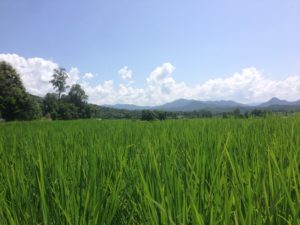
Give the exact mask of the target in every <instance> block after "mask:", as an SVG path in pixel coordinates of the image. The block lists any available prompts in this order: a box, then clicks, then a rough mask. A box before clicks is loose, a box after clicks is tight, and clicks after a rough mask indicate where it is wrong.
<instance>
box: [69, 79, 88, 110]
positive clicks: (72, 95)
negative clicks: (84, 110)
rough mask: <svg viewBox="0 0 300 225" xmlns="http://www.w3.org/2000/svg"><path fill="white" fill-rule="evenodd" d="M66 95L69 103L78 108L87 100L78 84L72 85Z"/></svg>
mask: <svg viewBox="0 0 300 225" xmlns="http://www.w3.org/2000/svg"><path fill="white" fill-rule="evenodd" d="M68 95H69V101H70V102H71V103H73V104H74V105H76V106H78V107H81V106H83V105H84V104H85V103H86V102H87V100H88V96H87V95H86V94H85V91H84V90H83V89H82V88H81V86H80V85H79V84H74V85H72V87H71V89H70V91H69V94H68Z"/></svg>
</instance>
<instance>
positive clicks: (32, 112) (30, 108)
mask: <svg viewBox="0 0 300 225" xmlns="http://www.w3.org/2000/svg"><path fill="white" fill-rule="evenodd" d="M0 111H1V114H2V116H3V118H4V119H6V120H31V119H37V118H39V117H40V116H41V109H40V107H39V105H38V103H37V102H36V100H35V99H33V98H32V97H31V96H29V94H27V93H26V91H25V88H24V86H23V84H22V81H21V79H20V75H19V74H18V73H17V72H16V70H15V69H14V68H13V67H12V66H11V65H10V64H8V63H6V62H0Z"/></svg>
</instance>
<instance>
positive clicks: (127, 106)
mask: <svg viewBox="0 0 300 225" xmlns="http://www.w3.org/2000/svg"><path fill="white" fill-rule="evenodd" d="M104 106H105V107H109V108H113V109H126V110H143V109H150V108H151V107H150V106H139V105H133V104H115V105H104Z"/></svg>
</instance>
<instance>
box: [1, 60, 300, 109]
mask: <svg viewBox="0 0 300 225" xmlns="http://www.w3.org/2000/svg"><path fill="white" fill-rule="evenodd" d="M1 60H4V61H7V62H9V63H10V64H12V65H13V66H14V67H15V69H16V70H17V71H18V73H19V74H20V76H21V79H22V81H23V83H24V85H25V87H26V89H27V91H28V92H29V93H32V94H34V95H38V96H43V95H45V94H46V93H47V92H53V88H52V86H51V84H50V83H49V81H50V80H51V78H52V73H53V69H54V68H56V67H58V66H59V65H58V64H57V63H55V62H52V61H51V60H45V59H42V58H27V59H26V58H24V57H21V56H19V55H16V54H0V61H1ZM175 70H176V68H175V66H173V65H172V64H171V63H169V62H167V63H163V64H162V65H160V66H158V67H156V68H155V69H154V70H153V71H152V72H151V73H150V74H149V75H148V76H147V78H146V80H145V83H146V85H145V87H144V88H136V87H133V71H132V70H131V69H129V68H128V67H127V66H124V67H123V68H121V69H120V70H119V71H118V74H119V75H120V76H121V78H122V79H123V82H121V83H118V84H116V83H115V82H114V81H113V80H107V81H104V82H102V83H97V82H95V79H94V75H93V74H92V73H84V74H81V73H80V71H79V69H78V68H76V67H72V68H71V69H70V70H69V71H68V74H69V79H68V84H69V85H72V84H74V83H79V84H80V85H81V86H82V87H83V89H84V90H85V91H86V93H87V94H88V96H89V101H90V102H92V103H95V104H100V105H101V104H115V103H128V104H138V105H158V104H162V103H166V102H169V101H173V100H176V99H179V98H187V99H198V100H235V101H238V102H241V103H250V102H262V101H266V100H268V99H270V98H271V97H278V98H282V99H287V100H297V99H300V76H287V77H286V79H284V80H274V79H271V78H267V77H265V76H264V75H263V74H262V72H261V71H259V70H258V69H256V68H254V67H251V68H245V69H242V70H241V71H240V72H238V73H235V74H233V75H231V76H228V77H227V78H224V79H221V78H214V79H210V80H208V81H206V82H205V83H203V84H197V85H194V86H188V85H187V84H186V83H185V82H177V81H176V80H175V79H174V78H173V76H172V75H173V73H174V71H175Z"/></svg>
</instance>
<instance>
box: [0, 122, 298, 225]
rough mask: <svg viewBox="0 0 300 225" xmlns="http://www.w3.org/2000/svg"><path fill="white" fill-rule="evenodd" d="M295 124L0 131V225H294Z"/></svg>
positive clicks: (90, 125) (19, 126) (20, 126)
mask: <svg viewBox="0 0 300 225" xmlns="http://www.w3.org/2000/svg"><path fill="white" fill-rule="evenodd" d="M299 152H300V118H299V117H290V118H277V117H272V118H267V119H245V120H244V119H240V120H239V119H227V120H226V119H206V120H178V121H165V122H159V121H155V122H141V121H97V120H87V121H68V122H66V121H57V122H28V123H27V122H26V123H25V122H24V123H23V122H19V123H7V124H0V224H26V225H27V224H72V225H73V224H300V219H299V218H300V216H299V215H300V191H299V189H300V154H299Z"/></svg>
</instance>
